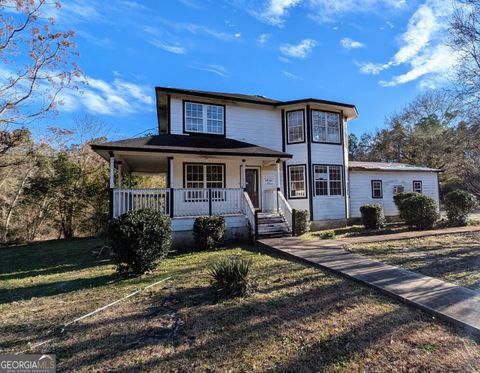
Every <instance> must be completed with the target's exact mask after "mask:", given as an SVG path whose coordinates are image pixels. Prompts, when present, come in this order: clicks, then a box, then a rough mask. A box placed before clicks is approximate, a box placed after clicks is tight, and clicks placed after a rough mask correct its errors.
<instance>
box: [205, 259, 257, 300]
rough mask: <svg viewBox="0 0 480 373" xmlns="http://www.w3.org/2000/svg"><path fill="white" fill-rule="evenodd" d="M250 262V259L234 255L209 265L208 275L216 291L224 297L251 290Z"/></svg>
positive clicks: (238, 294)
mask: <svg viewBox="0 0 480 373" xmlns="http://www.w3.org/2000/svg"><path fill="white" fill-rule="evenodd" d="M251 264H252V262H251V261H250V260H245V259H241V258H235V257H233V258H222V259H219V260H217V261H216V262H214V263H213V264H212V265H211V267H210V276H211V277H212V285H213V288H214V289H215V291H216V293H217V294H218V295H219V296H220V297H224V298H234V297H242V296H246V295H248V294H249V293H250V292H251V290H252V281H251V280H250V276H249V274H250V266H251Z"/></svg>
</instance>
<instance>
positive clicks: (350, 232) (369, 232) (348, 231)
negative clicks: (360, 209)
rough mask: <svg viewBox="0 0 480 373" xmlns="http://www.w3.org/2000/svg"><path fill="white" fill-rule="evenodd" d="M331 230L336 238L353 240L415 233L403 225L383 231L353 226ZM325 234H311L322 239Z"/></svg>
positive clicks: (320, 232)
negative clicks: (354, 238)
mask: <svg viewBox="0 0 480 373" xmlns="http://www.w3.org/2000/svg"><path fill="white" fill-rule="evenodd" d="M331 230H332V231H334V232H335V235H336V236H341V237H342V238H351V237H367V236H380V235H388V234H394V233H403V232H410V231H414V230H415V229H412V228H410V227H407V226H405V225H404V224H403V223H389V224H388V225H387V226H386V227H385V228H382V229H367V228H365V227H363V226H362V225H353V226H349V227H344V228H336V229H331ZM323 232H324V231H319V232H312V233H310V234H311V236H312V237H315V238H318V239H322V237H321V235H322V234H323Z"/></svg>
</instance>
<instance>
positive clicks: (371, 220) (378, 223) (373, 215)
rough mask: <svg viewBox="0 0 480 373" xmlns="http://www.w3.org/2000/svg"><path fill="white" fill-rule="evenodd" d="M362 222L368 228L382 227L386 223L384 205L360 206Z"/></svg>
mask: <svg viewBox="0 0 480 373" xmlns="http://www.w3.org/2000/svg"><path fill="white" fill-rule="evenodd" d="M360 213H361V214H362V224H363V225H364V226H365V228H367V229H380V228H383V227H384V226H385V224H386V220H385V214H384V213H383V206H382V205H363V206H361V207H360Z"/></svg>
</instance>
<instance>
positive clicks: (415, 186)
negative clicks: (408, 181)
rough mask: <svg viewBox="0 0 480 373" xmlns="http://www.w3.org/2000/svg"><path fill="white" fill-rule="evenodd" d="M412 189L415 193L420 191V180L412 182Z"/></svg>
mask: <svg viewBox="0 0 480 373" xmlns="http://www.w3.org/2000/svg"><path fill="white" fill-rule="evenodd" d="M413 191H414V192H417V193H422V182H421V181H414V182H413Z"/></svg>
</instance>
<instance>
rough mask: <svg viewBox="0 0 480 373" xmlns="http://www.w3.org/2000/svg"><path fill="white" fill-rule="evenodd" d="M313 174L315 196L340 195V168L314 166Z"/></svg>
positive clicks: (341, 188) (341, 187)
mask: <svg viewBox="0 0 480 373" xmlns="http://www.w3.org/2000/svg"><path fill="white" fill-rule="evenodd" d="M313 173H314V175H313V179H314V180H315V195H316V196H341V195H342V190H343V180H342V166H327V165H314V166H313Z"/></svg>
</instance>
